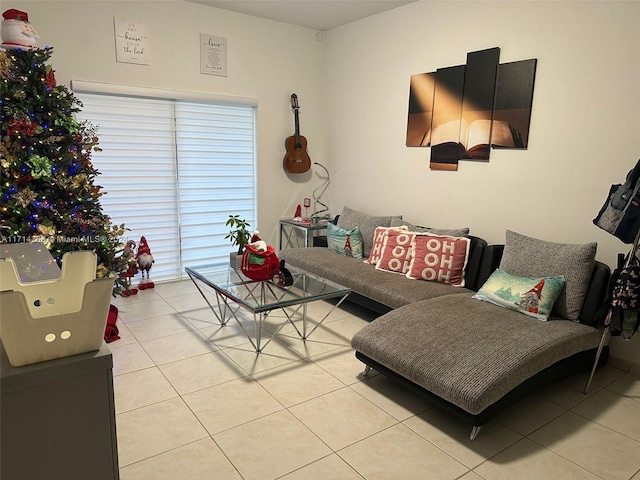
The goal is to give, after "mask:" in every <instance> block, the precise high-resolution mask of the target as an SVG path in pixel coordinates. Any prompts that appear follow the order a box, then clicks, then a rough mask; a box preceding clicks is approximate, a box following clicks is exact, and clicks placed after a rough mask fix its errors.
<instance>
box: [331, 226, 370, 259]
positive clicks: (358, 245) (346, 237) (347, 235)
mask: <svg viewBox="0 0 640 480" xmlns="http://www.w3.org/2000/svg"><path fill="white" fill-rule="evenodd" d="M327 247H328V248H329V250H331V251H333V252H336V253H339V254H340V255H345V256H347V257H353V258H358V259H361V258H363V257H362V234H361V233H360V229H359V228H358V227H354V228H352V229H346V228H341V227H338V226H337V225H334V224H333V223H328V224H327Z"/></svg>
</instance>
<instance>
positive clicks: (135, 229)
mask: <svg viewBox="0 0 640 480" xmlns="http://www.w3.org/2000/svg"><path fill="white" fill-rule="evenodd" d="M74 93H75V95H76V96H77V97H78V98H79V99H80V100H81V101H82V104H83V106H82V111H81V112H79V113H78V114H77V118H78V120H88V121H90V122H92V123H93V124H95V125H97V126H98V136H99V137H100V144H99V146H100V148H101V149H102V151H101V152H95V153H94V154H93V155H92V161H93V163H94V165H95V167H96V168H97V169H98V171H99V172H100V173H101V175H99V176H98V177H97V178H96V180H95V184H97V185H100V186H101V187H102V191H103V192H107V193H106V194H105V195H104V196H102V197H101V199H100V203H101V205H102V207H103V210H104V212H105V213H106V214H107V215H109V216H110V217H111V219H112V221H113V223H115V224H120V223H124V224H125V225H126V226H127V228H129V229H130V231H128V232H127V233H126V237H127V239H132V240H134V241H135V242H136V244H137V243H138V242H139V241H140V237H141V236H144V237H145V238H146V239H147V242H148V244H149V248H150V249H151V253H152V254H153V257H154V260H155V263H154V265H153V268H152V269H151V278H152V279H153V280H154V281H162V280H173V279H178V278H184V277H185V274H184V268H185V267H188V266H193V265H197V264H207V263H217V262H227V261H228V258H229V252H230V251H231V250H232V248H231V247H230V244H229V241H228V240H227V239H225V238H224V236H225V235H226V234H227V233H228V231H229V227H226V226H225V222H226V221H227V219H228V216H229V214H234V215H235V214H239V215H241V217H242V218H245V219H246V220H247V221H248V222H249V223H250V224H251V226H255V225H256V220H255V219H256V201H255V199H256V191H255V190H256V187H255V185H256V181H255V106H254V105H243V104H240V105H232V104H222V103H220V102H219V101H217V102H216V103H211V102H207V101H202V100H198V101H189V100H179V99H178V100H176V99H173V98H151V97H141V96H139V95H138V96H130V95H122V94H121V93H118V94H113V93H90V92H87V91H85V89H82V91H75V92H74Z"/></svg>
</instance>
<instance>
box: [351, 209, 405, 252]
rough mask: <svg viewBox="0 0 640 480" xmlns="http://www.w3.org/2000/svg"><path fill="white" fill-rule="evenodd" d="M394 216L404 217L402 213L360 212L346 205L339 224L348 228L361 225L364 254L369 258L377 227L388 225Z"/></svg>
mask: <svg viewBox="0 0 640 480" xmlns="http://www.w3.org/2000/svg"><path fill="white" fill-rule="evenodd" d="M392 218H402V215H397V216H395V217H394V216H383V217H374V216H372V215H368V214H366V213H362V212H359V211H358V210H354V209H352V208H349V207H347V206H346V205H345V207H344V208H343V209H342V213H341V214H340V216H339V217H338V226H339V227H342V228H346V229H348V230H350V229H352V228H355V227H359V228H360V233H361V234H362V255H363V256H364V258H369V254H370V253H371V247H372V246H373V235H374V233H375V231H376V227H388V226H389V225H390V224H391V219H392Z"/></svg>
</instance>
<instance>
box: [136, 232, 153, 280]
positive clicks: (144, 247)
mask: <svg viewBox="0 0 640 480" xmlns="http://www.w3.org/2000/svg"><path fill="white" fill-rule="evenodd" d="M136 261H137V262H138V268H139V269H140V272H142V280H141V282H140V285H138V288H140V290H146V289H147V288H153V287H155V284H154V283H153V282H152V281H151V277H149V270H151V267H152V266H153V263H154V262H155V260H154V259H153V255H151V249H150V248H149V244H147V239H146V238H144V236H142V237H140V242H139V243H138V253H137V254H136ZM145 273H146V274H147V277H146V278H145Z"/></svg>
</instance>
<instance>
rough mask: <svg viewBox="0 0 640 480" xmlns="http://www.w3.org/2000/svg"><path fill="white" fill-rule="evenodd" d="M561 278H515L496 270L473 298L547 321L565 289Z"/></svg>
mask: <svg viewBox="0 0 640 480" xmlns="http://www.w3.org/2000/svg"><path fill="white" fill-rule="evenodd" d="M564 284H565V281H564V277H563V276H557V277H541V278H540V277H538V278H535V277H518V276H516V275H510V274H508V273H507V272H503V271H502V270H500V269H498V270H496V271H494V272H493V273H492V274H491V276H490V277H489V278H488V279H487V281H486V282H485V283H484V285H482V287H481V288H480V290H478V293H476V294H475V295H474V296H473V298H475V299H477V300H483V301H485V302H489V303H493V304H494V305H498V306H500V307H505V308H508V309H510V310H516V311H518V312H520V313H523V314H525V315H528V316H530V317H534V318H537V319H538V320H547V319H548V318H549V315H551V309H552V308H553V305H554V304H555V303H556V300H557V299H558V297H559V296H560V293H561V292H562V290H563V289H564Z"/></svg>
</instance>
